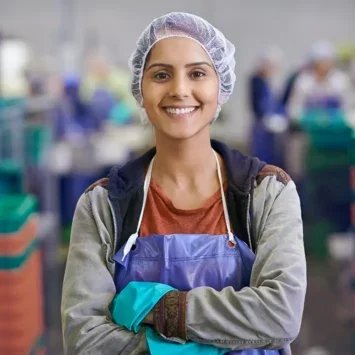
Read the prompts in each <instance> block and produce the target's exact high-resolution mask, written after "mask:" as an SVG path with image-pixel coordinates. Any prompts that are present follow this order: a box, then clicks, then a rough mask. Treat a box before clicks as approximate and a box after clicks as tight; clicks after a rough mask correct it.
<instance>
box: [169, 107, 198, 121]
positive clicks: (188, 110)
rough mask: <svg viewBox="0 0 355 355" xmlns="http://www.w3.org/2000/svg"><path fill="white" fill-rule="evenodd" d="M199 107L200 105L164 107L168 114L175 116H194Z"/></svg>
mask: <svg viewBox="0 0 355 355" xmlns="http://www.w3.org/2000/svg"><path fill="white" fill-rule="evenodd" d="M197 109H198V107H180V108H177V107H164V111H165V112H166V113H167V114H168V116H170V117H173V118H177V117H189V116H192V115H193V114H194V113H195V111H196V110H197Z"/></svg>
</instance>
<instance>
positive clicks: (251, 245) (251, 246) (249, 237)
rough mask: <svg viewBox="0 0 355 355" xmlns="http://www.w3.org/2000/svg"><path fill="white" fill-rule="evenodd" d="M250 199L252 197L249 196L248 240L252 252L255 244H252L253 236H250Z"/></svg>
mask: <svg viewBox="0 0 355 355" xmlns="http://www.w3.org/2000/svg"><path fill="white" fill-rule="evenodd" d="M250 199H251V196H250V194H248V208H247V233H248V240H249V246H250V249H251V251H254V250H253V244H252V243H251V235H250Z"/></svg>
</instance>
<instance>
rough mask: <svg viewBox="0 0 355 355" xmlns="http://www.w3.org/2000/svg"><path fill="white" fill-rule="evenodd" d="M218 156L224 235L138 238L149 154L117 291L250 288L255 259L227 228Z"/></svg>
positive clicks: (253, 353)
mask: <svg viewBox="0 0 355 355" xmlns="http://www.w3.org/2000/svg"><path fill="white" fill-rule="evenodd" d="M215 156H216V162H217V172H218V178H219V182H220V188H221V195H222V203H223V209H224V216H225V221H226V226H227V234H226V235H208V234H171V235H158V234H154V235H149V236H146V237H144V238H139V237H138V236H139V229H140V226H141V223H142V219H143V213H144V208H145V205H146V202H147V196H148V189H149V184H150V179H151V174H152V167H153V162H154V158H153V159H152V161H151V163H150V165H149V169H148V172H147V175H146V178H145V182H144V197H143V206H142V210H141V214H140V217H139V222H138V227H137V232H136V233H135V234H133V235H131V237H130V238H129V239H128V241H127V243H126V244H125V245H123V246H122V247H121V249H120V250H119V251H118V252H117V253H116V254H115V256H114V260H115V265H116V270H115V279H114V281H115V285H116V290H117V293H120V292H121V291H122V290H123V289H124V288H125V287H126V286H127V285H128V283H130V282H131V281H145V282H157V283H162V284H166V285H169V286H171V287H174V288H176V289H178V290H180V291H190V290H192V289H194V288H196V287H201V286H207V287H212V288H214V289H215V290H217V291H221V290H222V289H223V288H225V287H228V286H231V287H233V288H234V290H235V291H239V290H241V289H242V288H243V287H248V286H249V282H250V275H251V271H252V267H253V263H254V260H255V255H254V253H253V252H252V251H251V250H250V249H249V247H248V246H247V245H246V244H245V243H244V242H243V241H241V240H240V239H238V238H237V237H236V236H234V235H233V233H232V232H231V226H230V219H229V215H228V210H227V203H226V199H225V195H224V190H223V182H222V175H221V169H220V166H219V162H218V159H217V155H216V153H215ZM228 354H229V355H232V354H239V355H276V354H279V351H278V350H262V349H246V350H238V351H230V352H228Z"/></svg>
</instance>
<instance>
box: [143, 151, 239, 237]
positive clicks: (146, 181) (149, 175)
mask: <svg viewBox="0 0 355 355" xmlns="http://www.w3.org/2000/svg"><path fill="white" fill-rule="evenodd" d="M213 154H214V156H215V158H216V164H217V174H218V181H219V186H220V189H221V196H222V204H223V211H224V219H225V221H226V226H227V232H228V239H229V241H231V242H233V243H234V236H233V233H232V231H231V224H230V219H229V214H228V208H227V202H226V196H225V194H224V189H223V180H222V172H221V166H220V164H219V161H218V156H217V154H216V152H215V151H214V150H213ZM154 158H155V157H153V159H152V160H151V162H150V164H149V167H148V171H147V174H146V176H145V179H144V186H143V204H142V209H141V213H140V216H139V220H138V225H137V232H136V235H138V234H139V230H140V228H141V224H142V220H143V214H144V209H145V206H146V204H147V199H148V190H149V185H150V180H151V178H152V170H153V164H154Z"/></svg>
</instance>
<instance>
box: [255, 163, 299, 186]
mask: <svg viewBox="0 0 355 355" xmlns="http://www.w3.org/2000/svg"><path fill="white" fill-rule="evenodd" d="M267 177H274V178H275V179H276V180H277V181H278V182H280V183H282V184H283V185H284V186H286V185H287V184H288V183H289V182H290V181H291V180H292V179H291V178H290V176H289V175H288V174H287V173H286V172H285V171H284V170H282V169H281V168H279V167H277V166H274V165H268V164H267V165H265V166H264V167H263V168H262V169H261V170H260V171H259V173H258V175H257V176H256V183H257V185H258V186H259V185H260V184H261V183H262V182H263V180H264V179H265V178H267Z"/></svg>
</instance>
